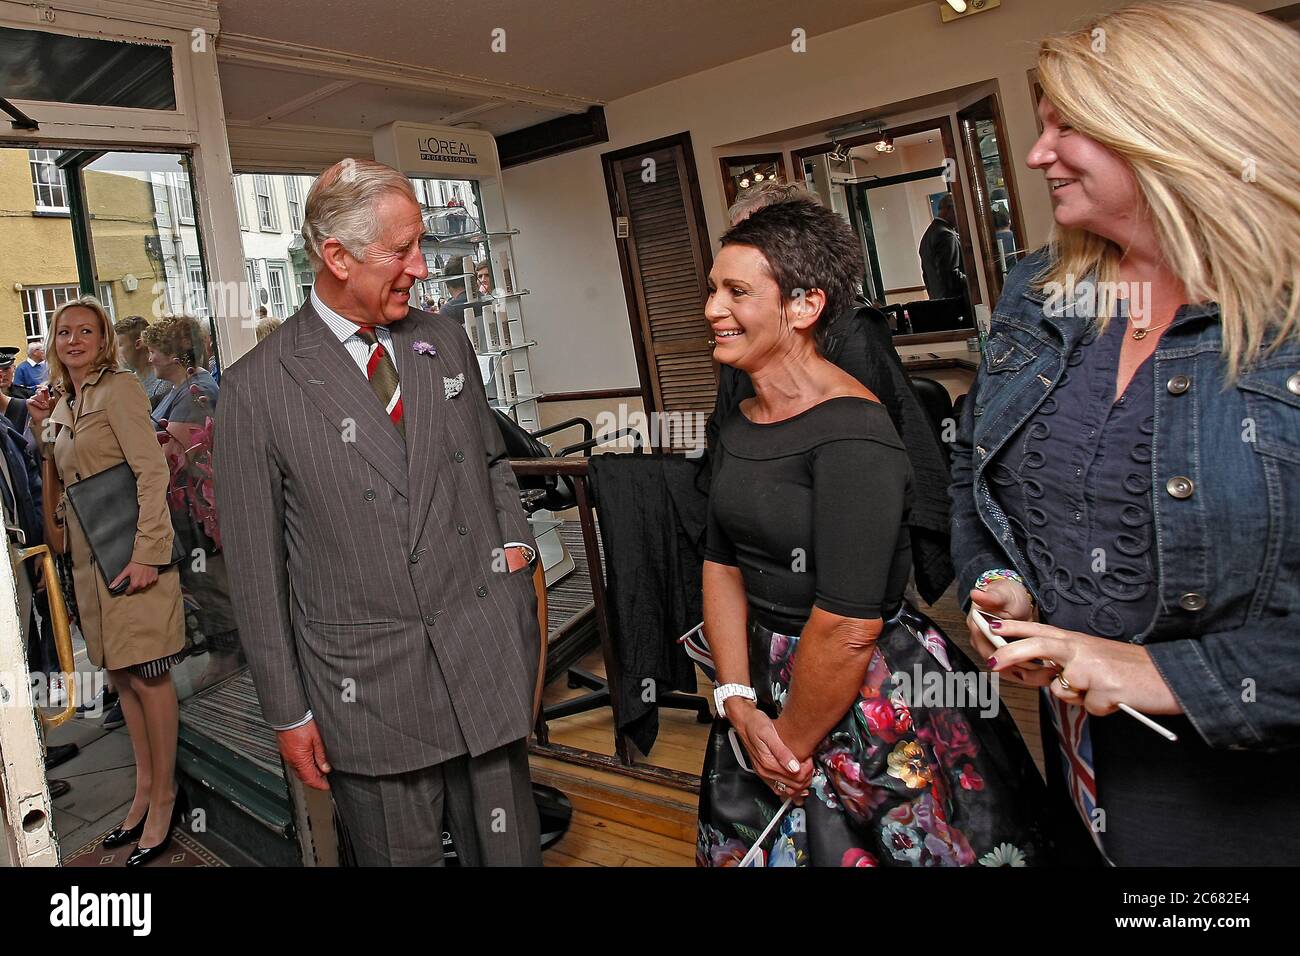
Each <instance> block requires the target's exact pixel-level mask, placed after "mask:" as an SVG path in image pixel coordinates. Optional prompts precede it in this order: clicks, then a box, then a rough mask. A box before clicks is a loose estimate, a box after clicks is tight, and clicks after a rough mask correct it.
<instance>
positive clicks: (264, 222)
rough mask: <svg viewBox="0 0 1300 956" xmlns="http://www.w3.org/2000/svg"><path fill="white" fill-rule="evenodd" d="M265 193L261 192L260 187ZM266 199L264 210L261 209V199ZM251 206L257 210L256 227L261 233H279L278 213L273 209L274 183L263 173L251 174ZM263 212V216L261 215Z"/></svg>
mask: <svg viewBox="0 0 1300 956" xmlns="http://www.w3.org/2000/svg"><path fill="white" fill-rule="evenodd" d="M263 185H265V186H266V192H265V193H263V192H262V186H263ZM263 198H265V199H266V209H265V210H263V209H262V199H263ZM253 205H254V207H255V208H256V209H257V227H258V229H259V230H260V231H262V232H279V231H280V211H279V210H278V209H276V208H275V183H274V181H273V180H272V179H271V177H270V176H268V175H266V174H265V173H254V174H253ZM263 212H265V215H263Z"/></svg>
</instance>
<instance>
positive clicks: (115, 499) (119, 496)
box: [64, 461, 185, 595]
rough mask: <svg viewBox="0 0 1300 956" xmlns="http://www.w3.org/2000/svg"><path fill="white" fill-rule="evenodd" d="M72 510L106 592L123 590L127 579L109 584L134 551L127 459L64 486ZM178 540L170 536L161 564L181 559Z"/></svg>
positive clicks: (135, 520) (136, 516)
mask: <svg viewBox="0 0 1300 956" xmlns="http://www.w3.org/2000/svg"><path fill="white" fill-rule="evenodd" d="M64 494H65V495H67V498H68V501H69V503H70V504H71V505H72V510H73V512H74V513H75V514H76V516H77V522H78V523H79V524H80V525H81V530H82V533H84V534H85V536H86V541H87V542H88V543H89V544H90V554H91V557H92V558H93V559H94V561H95V564H96V565H98V566H99V573H100V574H101V575H102V576H103V578H104V586H105V587H108V589H109V593H110V594H114V595H118V594H124V593H126V589H127V588H128V587H130V582H129V581H123V582H122V583H121V584H119V585H118V586H117V587H116V588H113V587H111V586H110V585H111V584H112V583H113V581H114V580H116V578H117V576H118V575H119V574H121V573H122V571H123V570H125V568H126V566H127V565H128V564H130V563H131V553H132V552H133V551H134V550H135V533H136V527H137V525H138V524H139V521H140V503H139V500H138V499H137V497H136V494H137V490H136V482H135V472H134V471H132V470H131V465H130V463H129V462H125V461H124V462H121V463H119V464H116V465H114V466H113V467H112V468H106V469H104V470H103V471H101V472H99V473H98V474H95V475H91V476H90V477H89V478H85V479H82V480H81V481H78V482H77V483H76V484H72V485H68V486H67V487H66V488H65V489H64ZM184 557H185V552H184V550H183V549H182V548H181V543H180V541H179V540H178V539H177V538H176V537H175V536H174V535H173V537H172V557H171V560H170V561H168V562H167V564H166V565H165V567H171V566H172V565H173V564H176V563H177V562H179V561H181V560H183V559H184Z"/></svg>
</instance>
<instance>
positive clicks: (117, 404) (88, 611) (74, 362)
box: [29, 296, 184, 866]
mask: <svg viewBox="0 0 1300 956" xmlns="http://www.w3.org/2000/svg"><path fill="white" fill-rule="evenodd" d="M48 349H49V363H50V386H51V388H52V390H53V392H52V393H51V392H50V391H47V390H45V389H42V390H41V391H39V392H38V393H37V395H36V396H35V397H34V398H33V399H32V400H31V402H30V403H29V405H30V408H31V412H32V418H33V419H34V421H35V423H36V424H35V426H34V428H33V431H34V432H36V433H38V434H42V437H43V438H46V437H49V436H51V435H52V437H53V449H52V454H53V455H54V463H55V467H56V469H57V471H58V474H59V478H60V480H61V481H62V483H63V485H64V487H65V488H66V487H70V486H72V485H75V484H76V483H77V482H79V481H83V480H85V479H87V478H90V477H92V476H93V475H96V474H99V473H100V472H102V471H105V470H107V469H109V468H112V467H113V466H114V465H118V464H121V463H122V462H128V463H129V464H130V466H131V470H132V471H133V472H134V473H135V479H136V487H137V497H138V501H139V505H140V518H139V521H138V523H137V526H136V532H135V548H134V551H133V553H132V560H131V562H130V563H129V564H128V565H127V566H126V568H125V570H123V571H122V573H121V574H120V575H119V576H118V578H117V580H115V581H112V582H109V583H108V584H106V583H105V582H104V579H103V576H102V575H101V574H100V572H99V569H98V568H97V567H96V566H95V564H94V559H93V557H92V555H91V550H90V545H89V543H88V542H87V540H86V535H85V533H84V532H83V531H82V528H81V525H80V524H79V522H78V520H77V515H76V513H75V512H74V510H73V509H72V507H71V506H69V505H68V503H67V502H66V500H63V501H61V502H60V504H59V511H60V513H61V514H62V516H63V520H64V521H65V523H66V527H67V539H68V543H69V548H70V550H71V553H72V562H73V571H72V577H73V588H74V590H75V592H76V597H77V610H78V613H79V616H80V622H81V633H82V635H83V636H84V637H85V640H86V650H87V652H88V655H89V657H90V660H91V663H93V664H94V665H95V666H97V667H104V668H106V669H107V670H108V672H109V677H110V679H111V681H112V683H113V687H114V688H115V689H116V690H117V691H118V693H119V694H120V695H121V702H122V713H123V715H124V716H125V717H126V728H127V732H128V733H129V734H130V737H131V747H132V750H133V752H134V754H135V766H136V788H135V799H134V800H133V801H132V803H131V807H130V809H129V810H128V811H127V814H126V817H125V819H124V820H123V821H122V824H121V825H120V826H119V827H118V828H117V829H116V830H114V831H112V832H111V833H110V834H109V835H108V836H107V837H105V838H104V845H105V846H106V847H108V848H109V849H115V848H116V847H119V846H125V845H127V844H128V843H133V842H137V841H138V845H137V847H136V849H135V850H134V851H133V852H132V853H131V855H130V857H129V858H128V859H127V865H128V866H137V865H140V864H142V863H146V862H148V861H149V860H151V859H153V858H154V857H156V856H158V855H160V854H162V853H163V852H165V850H166V848H167V847H168V846H169V845H170V843H171V828H172V825H173V823H174V822H175V820H176V818H177V817H178V815H179V813H180V812H181V810H182V808H181V805H180V804H179V803H178V801H177V796H178V791H177V789H176V783H175V779H174V778H175V769H176V723H177V712H176V691H175V688H174V687H173V686H172V680H171V671H170V668H171V666H172V665H173V664H175V663H177V662H178V661H179V660H180V658H181V657H182V656H183V654H182V647H183V646H184V623H183V618H182V612H181V590H180V580H179V577H178V574H177V571H176V568H175V567H172V566H170V562H171V554H172V524H171V520H170V518H169V517H168V513H167V502H166V494H167V464H166V462H165V461H164V459H163V451H162V448H161V446H160V445H159V444H158V439H157V438H156V437H155V432H154V427H153V422H152V421H150V418H149V402H148V400H147V399H146V398H145V396H144V391H143V390H142V389H141V387H140V381H139V379H137V378H136V377H135V374H134V373H133V372H131V371H129V370H127V369H124V368H120V367H119V366H118V364H117V346H116V342H115V334H114V331H113V323H112V321H111V320H110V319H109V317H108V313H107V312H105V310H104V307H103V306H102V305H100V303H99V302H98V301H97V300H96V299H94V298H92V297H90V296H87V297H85V298H81V299H76V300H74V301H72V302H69V303H67V304H65V305H63V306H62V307H60V308H59V310H58V311H57V312H55V314H54V318H53V320H52V321H51V323H50V341H49V346H48ZM46 419H48V420H49V426H50V427H49V428H45V427H44V425H45V422H46ZM46 452H47V454H49V453H51V449H50V448H49V446H48V445H47V447H46ZM47 493H53V492H47ZM123 583H125V584H126V585H127V588H126V591H125V593H122V594H119V595H114V594H113V593H111V591H110V587H112V588H116V587H118V586H119V585H121V584H123Z"/></svg>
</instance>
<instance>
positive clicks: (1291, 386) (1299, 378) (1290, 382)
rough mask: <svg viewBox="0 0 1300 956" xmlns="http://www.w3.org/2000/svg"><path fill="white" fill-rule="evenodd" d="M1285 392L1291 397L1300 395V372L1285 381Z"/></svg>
mask: <svg viewBox="0 0 1300 956" xmlns="http://www.w3.org/2000/svg"><path fill="white" fill-rule="evenodd" d="M1286 390H1287V391H1288V392H1290V393H1291V394H1292V395H1300V372H1296V373H1295V374H1294V375H1292V376H1291V377H1290V378H1288V379H1287V380H1286Z"/></svg>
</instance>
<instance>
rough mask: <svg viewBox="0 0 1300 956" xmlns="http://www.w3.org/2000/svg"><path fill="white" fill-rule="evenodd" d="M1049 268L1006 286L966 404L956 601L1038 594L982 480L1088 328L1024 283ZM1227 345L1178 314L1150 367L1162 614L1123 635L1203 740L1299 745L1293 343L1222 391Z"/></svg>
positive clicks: (1203, 315) (1259, 746)
mask: <svg viewBox="0 0 1300 956" xmlns="http://www.w3.org/2000/svg"><path fill="white" fill-rule="evenodd" d="M1047 262H1048V258H1047V250H1046V249H1043V250H1040V251H1039V252H1037V253H1035V254H1034V255H1033V256H1030V257H1029V258H1027V259H1026V260H1024V261H1022V262H1021V263H1020V264H1019V265H1017V267H1016V268H1015V269H1014V270H1013V271H1012V273H1011V274H1010V275H1009V276H1008V277H1007V283H1006V286H1005V290H1004V292H1003V294H1002V298H1001V299H1000V300H999V302H998V304H997V308H996V310H995V312H994V315H993V321H992V327H991V329H990V332H989V338H988V342H987V345H986V347H985V351H984V361H983V363H982V364H981V366H980V369H979V372H978V374H977V375H976V378H975V384H974V386H973V388H972V389H971V392H970V394H969V395H968V396H967V397H966V401H965V403H964V406H963V408H962V416H961V423H960V428H959V433H958V438H957V441H956V442H955V443H954V446H953V453H954V458H953V464H952V475H953V483H952V487H951V491H950V494H951V496H952V546H953V564H954V566H955V567H956V568H957V586H958V588H959V591H958V594H959V596H960V598H961V601H962V604H963V606H967V604H968V599H967V597H966V596H967V595H968V594H969V592H970V589H971V587H972V586H973V585H974V582H975V578H976V577H978V576H979V574H980V573H981V572H983V571H985V570H988V569H990V568H1013V569H1015V570H1016V571H1018V572H1019V573H1020V575H1021V576H1022V577H1023V578H1024V579H1025V581H1026V582H1027V584H1028V586H1029V588H1030V590H1031V591H1034V592H1035V595H1037V587H1038V582H1037V581H1035V579H1034V576H1033V573H1032V570H1033V568H1032V565H1031V564H1030V562H1029V561H1027V560H1026V559H1025V557H1024V556H1023V555H1022V554H1020V552H1019V549H1018V548H1017V546H1016V542H1015V540H1014V538H1013V535H1012V532H1011V528H1010V526H1009V524H1008V522H1007V518H1006V515H1005V514H1003V512H1002V510H1001V509H1000V508H999V507H998V504H997V502H996V500H995V499H994V497H993V494H992V492H991V489H990V486H989V480H988V477H987V475H986V474H985V471H986V468H987V466H988V465H989V463H990V462H991V461H992V460H993V458H994V457H995V456H996V455H997V454H998V452H999V451H1000V450H1001V449H1002V448H1003V447H1004V446H1005V445H1006V444H1007V442H1008V441H1009V440H1010V439H1011V438H1012V437H1013V436H1014V435H1015V434H1016V432H1017V431H1018V430H1019V429H1020V428H1021V427H1022V426H1023V425H1024V424H1025V422H1026V421H1027V420H1028V419H1029V418H1030V416H1032V415H1033V414H1034V412H1035V410H1036V409H1037V408H1038V407H1039V406H1040V405H1041V404H1042V402H1043V400H1044V399H1045V398H1046V397H1047V396H1048V395H1050V394H1051V393H1052V390H1053V389H1054V388H1055V387H1056V385H1057V383H1058V382H1059V381H1060V379H1061V375H1062V373H1063V371H1064V370H1065V364H1066V360H1067V359H1068V357H1069V355H1070V352H1071V351H1072V349H1073V348H1074V347H1075V345H1076V344H1077V343H1078V341H1079V339H1080V337H1081V336H1082V335H1083V333H1084V332H1085V330H1086V329H1087V326H1088V323H1089V321H1090V318H1089V316H1088V315H1086V314H1084V313H1086V312H1088V311H1089V310H1088V309H1087V308H1081V307H1079V306H1080V302H1079V299H1078V296H1077V295H1076V297H1075V298H1074V299H1071V298H1069V297H1068V295H1067V296H1059V295H1058V296H1049V295H1048V294H1047V293H1046V292H1045V291H1043V290H1037V289H1035V288H1033V280H1034V278H1035V276H1037V275H1038V274H1039V273H1040V272H1041V271H1042V270H1043V268H1044V267H1045V265H1046V264H1047ZM1072 313H1078V314H1072ZM1221 344H1222V339H1221V330H1220V326H1219V323H1218V309H1217V307H1216V306H1215V305H1214V304H1212V303H1211V304H1205V305H1196V306H1187V307H1184V308H1183V309H1181V310H1180V311H1179V312H1178V314H1177V317H1176V318H1175V319H1174V321H1173V323H1172V324H1171V325H1170V326H1169V328H1168V329H1166V330H1165V333H1164V335H1163V337H1162V338H1161V340H1160V344H1159V346H1158V347H1157V349H1156V352H1155V355H1154V356H1153V357H1152V361H1154V362H1155V376H1154V391H1155V395H1154V405H1153V407H1154V411H1155V434H1154V435H1153V437H1152V457H1151V503H1152V512H1153V519H1154V522H1155V532H1156V533H1155V562H1156V576H1157V588H1158V609H1157V612H1156V615H1155V618H1154V620H1152V621H1151V622H1150V624H1149V625H1148V626H1147V627H1146V629H1145V630H1143V631H1142V632H1141V633H1140V634H1136V635H1134V636H1133V637H1132V638H1131V641H1132V642H1133V643H1135V644H1142V645H1146V646H1147V647H1148V648H1149V650H1150V654H1151V657H1152V659H1153V660H1154V662H1155V665H1156V667H1157V668H1158V669H1159V671H1160V674H1161V676H1162V677H1163V678H1164V680H1165V682H1166V683H1167V684H1168V685H1169V687H1170V689H1171V690H1172V691H1173V693H1174V695H1175V696H1176V697H1177V698H1178V701H1179V703H1180V704H1181V705H1182V708H1183V711H1184V713H1185V715H1186V716H1187V717H1188V719H1189V720H1190V721H1191V722H1192V724H1193V726H1194V727H1195V728H1196V730H1197V732H1198V733H1199V734H1200V735H1201V737H1202V738H1204V740H1205V742H1206V743H1207V744H1208V745H1209V746H1211V747H1213V748H1216V749H1218V748H1232V749H1243V750H1280V749H1285V748H1289V747H1295V746H1298V745H1300V342H1297V341H1294V340H1293V341H1289V342H1286V343H1284V344H1283V345H1281V346H1280V347H1278V348H1277V349H1276V350H1275V351H1273V352H1271V353H1268V352H1261V354H1260V356H1259V358H1258V359H1257V360H1256V361H1255V362H1254V363H1253V364H1251V365H1249V366H1248V367H1247V368H1246V370H1245V371H1244V372H1243V373H1242V374H1241V375H1240V376H1239V377H1238V379H1237V381H1236V382H1235V383H1234V384H1233V385H1232V386H1227V385H1226V381H1227V378H1226V366H1225V364H1224V363H1223V361H1222V358H1221Z"/></svg>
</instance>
